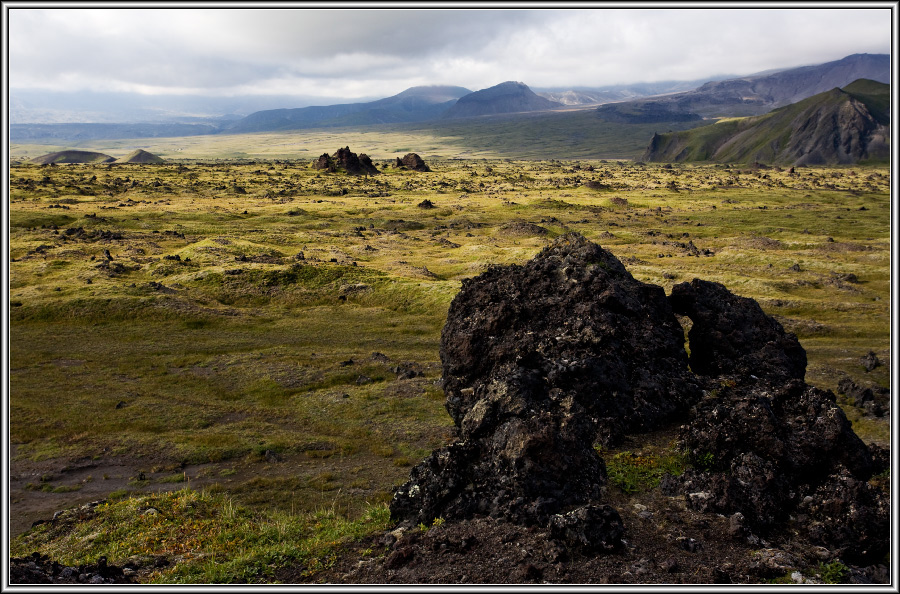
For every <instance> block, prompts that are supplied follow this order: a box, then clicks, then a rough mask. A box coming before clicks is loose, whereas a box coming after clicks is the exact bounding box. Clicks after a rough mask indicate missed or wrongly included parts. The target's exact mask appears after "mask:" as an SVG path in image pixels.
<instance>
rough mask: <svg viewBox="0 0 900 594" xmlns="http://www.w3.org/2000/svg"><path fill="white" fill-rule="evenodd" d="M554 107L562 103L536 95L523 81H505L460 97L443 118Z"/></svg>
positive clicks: (560, 105)
mask: <svg viewBox="0 0 900 594" xmlns="http://www.w3.org/2000/svg"><path fill="white" fill-rule="evenodd" d="M556 107H562V104H561V103H558V102H556V101H550V100H549V99H545V98H544V97H541V96H539V95H537V94H536V93H535V92H534V91H532V90H531V89H529V88H528V85H526V84H525V83H520V82H513V81H507V82H504V83H500V84H499V85H494V86H493V87H489V88H487V89H482V90H480V91H475V92H474V93H470V94H469V95H466V96H464V97H460V99H459V101H457V102H456V104H455V105H453V107H451V108H450V109H448V110H447V112H446V113H445V114H444V115H443V118H444V119H450V118H465V117H470V116H483V115H496V114H503V113H519V112H523V111H540V110H545V109H553V108H556Z"/></svg>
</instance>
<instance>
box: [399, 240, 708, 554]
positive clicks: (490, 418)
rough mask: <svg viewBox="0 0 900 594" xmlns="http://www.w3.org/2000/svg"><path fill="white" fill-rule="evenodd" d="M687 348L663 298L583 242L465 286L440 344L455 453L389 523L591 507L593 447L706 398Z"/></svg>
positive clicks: (430, 467) (595, 479)
mask: <svg viewBox="0 0 900 594" xmlns="http://www.w3.org/2000/svg"><path fill="white" fill-rule="evenodd" d="M683 343H684V334H683V330H682V329H681V326H680V325H679V323H678V321H677V320H676V318H675V316H674V314H673V313H672V311H671V309H670V308H669V305H668V302H667V301H666V297H665V293H664V292H663V291H662V289H661V288H660V287H657V286H653V285H647V284H644V283H641V282H639V281H637V280H635V279H634V278H633V277H632V276H631V275H630V274H629V273H628V272H627V271H626V270H625V267H624V266H622V264H621V263H620V262H619V261H618V260H617V259H616V258H615V257H614V256H613V255H612V254H610V253H609V252H607V251H605V250H603V249H602V248H601V247H600V246H598V245H596V244H592V243H590V242H588V241H587V240H585V239H584V238H583V237H581V236H579V235H574V234H572V235H567V236H565V237H563V238H561V239H560V240H557V241H556V242H555V243H554V244H553V245H552V246H551V247H549V248H547V249H545V250H544V251H542V252H541V253H540V254H539V255H538V256H537V257H535V258H534V259H533V260H532V261H530V262H528V263H527V264H526V265H524V266H508V267H494V268H491V269H489V270H488V271H487V272H485V273H484V274H482V275H480V276H478V277H476V278H474V279H469V280H466V281H464V283H463V288H462V290H461V291H460V293H459V294H458V295H457V297H456V298H455V299H454V301H453V303H452V304H451V306H450V312H449V314H448V320H447V324H446V326H445V327H444V331H443V334H442V339H441V360H442V362H443V369H444V390H445V392H446V394H447V403H446V406H447V410H448V412H449V413H450V415H451V417H453V420H454V422H455V423H456V424H457V426H458V427H459V428H460V438H461V441H460V442H458V443H456V444H454V445H452V446H449V447H447V448H443V449H441V450H438V451H436V452H434V453H432V455H431V456H429V457H428V458H427V459H426V460H425V461H424V462H423V463H422V464H420V465H419V466H417V467H416V468H415V469H413V472H412V474H411V479H410V481H409V482H408V483H407V484H406V485H404V486H403V487H401V488H400V490H399V491H398V492H397V494H396V495H395V497H394V500H393V502H392V506H391V510H392V514H393V515H394V517H395V518H397V519H412V520H414V522H420V521H430V520H431V519H432V518H434V517H437V516H443V517H444V518H448V519H449V518H465V517H471V516H472V515H474V514H476V513H482V514H490V515H495V516H506V517H511V518H514V519H517V520H521V521H524V522H526V523H530V522H541V523H543V522H546V521H547V520H548V518H549V516H550V515H551V514H556V513H559V512H560V511H563V510H564V509H569V508H571V507H572V506H577V505H582V504H585V503H587V502H589V501H596V500H597V498H598V497H600V496H601V494H602V487H603V485H604V484H605V482H606V475H605V467H604V464H603V461H602V460H601V459H600V457H599V455H598V454H597V452H596V450H594V447H593V445H594V444H595V443H596V442H597V441H598V440H599V441H605V442H614V441H615V440H616V439H618V437H620V436H621V435H622V434H623V433H624V432H626V431H627V432H635V431H642V430H647V429H652V428H655V427H658V426H659V425H660V424H661V423H662V422H664V421H666V420H668V419H670V418H672V416H673V415H677V414H678V413H684V412H685V411H686V410H687V409H688V407H689V406H690V405H691V404H692V403H693V402H694V401H695V400H696V399H697V397H698V396H699V393H700V392H699V387H698V386H697V384H696V382H694V381H693V380H692V378H691V376H690V373H689V371H688V367H687V356H686V353H685V351H684V347H683ZM575 469H577V471H576V470H575ZM610 546H612V545H611V544H610Z"/></svg>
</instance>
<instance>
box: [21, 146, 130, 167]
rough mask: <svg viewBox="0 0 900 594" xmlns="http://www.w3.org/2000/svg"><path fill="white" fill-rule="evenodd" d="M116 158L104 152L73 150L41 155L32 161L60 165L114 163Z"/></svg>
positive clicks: (40, 163)
mask: <svg viewBox="0 0 900 594" xmlns="http://www.w3.org/2000/svg"><path fill="white" fill-rule="evenodd" d="M115 160H116V159H115V157H110V156H109V155H105V154H103V153H95V152H91V151H75V150H72V151H59V152H56V153H49V154H46V155H41V156H40V157H35V158H34V159H32V160H31V162H32V163H37V164H38V165H49V164H51V163H56V164H57V165H59V164H66V163H112V162H113V161H115Z"/></svg>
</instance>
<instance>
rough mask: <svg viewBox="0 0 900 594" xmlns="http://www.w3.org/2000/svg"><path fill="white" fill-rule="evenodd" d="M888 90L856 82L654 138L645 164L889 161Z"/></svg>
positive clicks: (645, 158)
mask: <svg viewBox="0 0 900 594" xmlns="http://www.w3.org/2000/svg"><path fill="white" fill-rule="evenodd" d="M889 124H890V87H889V86H888V85H886V84H883V83H880V82H876V81H873V80H867V79H860V80H856V81H854V82H852V83H851V84H849V85H847V86H845V87H844V88H843V89H839V88H834V89H831V90H828V91H825V92H824V93H819V94H817V95H813V96H812V97H808V98H806V99H802V100H800V101H798V102H796V103H792V104H790V105H786V106H784V107H779V108H777V109H775V110H773V111H771V112H769V113H767V114H765V115H761V116H752V117H746V118H737V119H727V120H723V121H720V122H718V123H715V124H712V125H709V126H703V127H700V128H693V129H691V130H684V131H681V132H672V133H668V134H655V135H654V136H653V138H652V140H651V141H650V145H649V146H648V147H647V150H646V152H645V153H644V155H643V157H642V160H644V161H651V162H652V161H665V162H669V161H676V162H677V161H718V162H729V163H751V162H762V163H767V164H782V165H835V164H850V163H858V162H860V161H884V160H887V159H888V158H889V157H890V131H889Z"/></svg>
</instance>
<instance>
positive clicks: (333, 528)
mask: <svg viewBox="0 0 900 594" xmlns="http://www.w3.org/2000/svg"><path fill="white" fill-rule="evenodd" d="M70 514H71V516H75V515H77V513H73V512H70ZM84 515H85V516H86V517H85V518H83V519H81V521H78V522H73V517H71V516H67V515H63V516H62V518H60V520H59V521H58V522H54V523H53V524H50V523H47V524H43V525H41V526H39V527H37V528H36V529H34V530H32V531H31V532H30V533H29V534H27V535H25V536H22V537H19V538H17V539H15V540H13V541H12V543H11V548H10V553H11V554H12V555H13V556H16V555H19V556H24V555H29V554H31V552H32V551H36V550H39V551H42V552H43V554H47V555H50V556H51V557H52V558H53V559H54V560H57V561H58V562H60V563H61V564H63V565H69V566H75V567H77V566H79V565H82V564H92V563H97V561H98V560H99V559H100V557H106V559H107V562H108V563H109V564H112V565H118V566H122V565H124V564H126V563H129V564H131V565H132V566H137V567H138V568H139V569H138V571H139V573H140V578H141V580H142V581H143V582H145V583H154V584H166V583H182V584H183V583H198V584H204V583H206V584H211V583H233V582H243V583H262V582H271V581H272V579H273V576H274V575H275V572H276V571H277V570H278V569H280V568H282V567H285V566H287V565H289V564H303V565H304V566H305V567H306V568H307V569H306V573H308V574H310V575H313V574H315V573H316V572H317V571H320V570H322V569H325V568H327V567H329V566H330V565H331V564H332V563H333V561H334V558H335V555H336V553H337V552H338V550H339V548H340V546H341V545H343V544H345V543H347V542H348V541H351V540H353V539H356V538H360V537H361V536H364V535H365V534H368V533H370V532H372V531H374V530H378V529H384V528H385V527H386V526H387V523H388V515H389V514H388V510H387V506H385V505H376V506H371V507H369V508H367V509H366V511H365V513H363V514H361V515H360V516H359V517H358V518H356V519H354V520H348V519H346V518H345V517H342V516H341V515H340V514H337V513H335V512H334V511H333V510H331V509H327V508H321V509H318V510H315V511H312V512H307V513H293V514H292V513H289V512H266V511H259V510H251V509H249V508H247V507H244V506H240V505H238V504H236V503H235V502H234V501H232V500H231V499H230V498H228V497H227V496H225V495H223V494H222V493H219V492H215V491H196V490H192V489H189V488H185V489H181V490H178V491H175V492H168V493H160V494H153V495H147V496H141V497H131V498H123V499H112V500H110V501H108V502H106V503H103V504H101V505H99V506H97V507H95V508H94V509H93V510H91V511H90V512H87V513H86V514H84ZM160 555H162V556H164V557H166V558H167V559H170V561H169V563H168V564H167V565H166V566H164V567H160V568H155V567H154V560H155V558H156V557H157V556H160Z"/></svg>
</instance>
